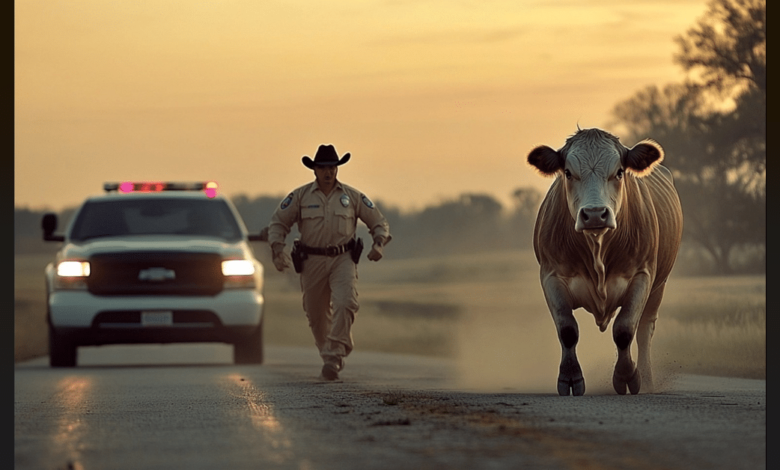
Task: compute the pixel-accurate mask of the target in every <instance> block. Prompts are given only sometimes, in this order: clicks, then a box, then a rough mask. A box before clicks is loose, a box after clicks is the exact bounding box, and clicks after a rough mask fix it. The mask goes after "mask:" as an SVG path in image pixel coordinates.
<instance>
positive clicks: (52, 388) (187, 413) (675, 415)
mask: <svg viewBox="0 0 780 470" xmlns="http://www.w3.org/2000/svg"><path fill="white" fill-rule="evenodd" d="M313 349H314V348H313V347H312V348H310V349H301V348H281V347H270V348H268V350H267V360H266V364H264V365H263V366H236V365H233V364H231V362H230V358H231V356H230V349H229V348H228V347H227V346H220V345H179V346H133V347H124V346H112V347H104V348H82V349H81V350H80V351H79V361H80V367H78V368H76V369H71V370H62V369H50V368H49V367H48V365H47V361H46V360H45V359H38V360H34V361H29V362H24V363H20V364H17V365H16V367H15V374H14V379H15V385H14V387H15V398H14V416H15V420H14V460H15V468H16V469H17V470H21V469H52V470H55V469H83V470H92V469H95V470H97V469H100V470H110V469H178V468H182V469H185V468H186V469H249V468H252V469H255V468H280V469H299V470H317V469H407V468H409V469H412V468H414V469H418V468H419V469H518V468H521V469H606V470H609V469H675V470H676V469H686V470H690V469H714V470H718V469H729V470H733V469H750V470H755V469H763V468H766V466H767V465H766V450H767V446H766V382H765V381H758V380H738V379H721V378H713V377H698V376H681V377H677V378H676V379H675V380H674V381H673V383H672V385H671V386H670V387H669V388H668V389H667V390H665V391H664V392H662V393H659V394H640V395H637V396H630V395H629V396H617V395H615V394H611V393H602V394H594V395H586V396H584V397H576V398H575V397H559V396H557V394H555V392H554V390H551V393H520V392H517V391H512V390H503V391H488V392H486V391H484V390H482V391H476V390H467V389H463V388H461V387H459V386H458V383H457V380H456V374H457V368H456V367H455V364H453V363H452V362H449V361H445V360H437V359H430V358H421V357H414V356H400V355H388V354H376V353H366V352H362V353H361V352H358V351H356V352H355V353H354V354H353V356H352V357H350V360H349V362H348V364H347V368H346V369H345V371H344V372H343V373H342V376H343V381H341V382H338V383H322V382H319V381H318V380H317V379H316V376H317V375H318V373H319V366H318V361H319V358H318V357H317V356H316V353H315V352H314V351H313ZM553 385H554V384H553ZM551 388H552V385H551Z"/></svg>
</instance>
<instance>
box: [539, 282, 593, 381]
mask: <svg viewBox="0 0 780 470" xmlns="http://www.w3.org/2000/svg"><path fill="white" fill-rule="evenodd" d="M542 289H543V290H544V297H545V299H546V300H547V306H548V307H549V309H550V313H551V314H552V317H553V321H554V322H555V328H556V330H557V331H558V341H559V342H560V344H561V365H560V367H559V369H558V395H561V396H568V395H569V394H571V395H574V396H581V395H584V394H585V379H584V378H583V376H582V368H581V367H580V363H579V361H578V360H577V342H578V341H579V337H580V332H579V327H578V325H577V320H576V319H575V318H574V314H573V313H572V308H571V303H570V302H569V300H568V296H567V294H568V291H567V290H566V288H565V286H564V285H563V283H562V282H561V281H560V280H558V279H557V278H555V277H548V278H547V279H544V280H543V281H542Z"/></svg>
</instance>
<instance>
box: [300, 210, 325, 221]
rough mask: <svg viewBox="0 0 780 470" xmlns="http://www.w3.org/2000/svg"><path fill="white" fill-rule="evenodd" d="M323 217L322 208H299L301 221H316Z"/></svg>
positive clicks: (323, 211)
mask: <svg viewBox="0 0 780 470" xmlns="http://www.w3.org/2000/svg"><path fill="white" fill-rule="evenodd" d="M318 217H319V218H322V217H325V210H324V209H323V208H322V207H301V219H316V218H318Z"/></svg>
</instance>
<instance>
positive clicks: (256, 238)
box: [249, 227, 268, 242]
mask: <svg viewBox="0 0 780 470" xmlns="http://www.w3.org/2000/svg"><path fill="white" fill-rule="evenodd" d="M249 241H250V242H267V241H268V227H265V228H263V230H261V231H260V233H259V234H257V235H249Z"/></svg>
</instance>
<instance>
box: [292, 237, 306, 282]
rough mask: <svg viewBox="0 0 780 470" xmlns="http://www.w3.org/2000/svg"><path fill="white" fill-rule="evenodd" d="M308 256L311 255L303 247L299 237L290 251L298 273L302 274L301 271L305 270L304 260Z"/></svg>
mask: <svg viewBox="0 0 780 470" xmlns="http://www.w3.org/2000/svg"><path fill="white" fill-rule="evenodd" d="M308 257H309V255H308V254H307V253H306V252H304V251H303V249H302V248H301V241H300V240H297V239H296V240H295V241H293V248H292V252H290V258H292V262H293V268H295V272H296V273H299V274H300V272H301V271H303V261H304V260H305V259H306V258H308Z"/></svg>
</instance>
